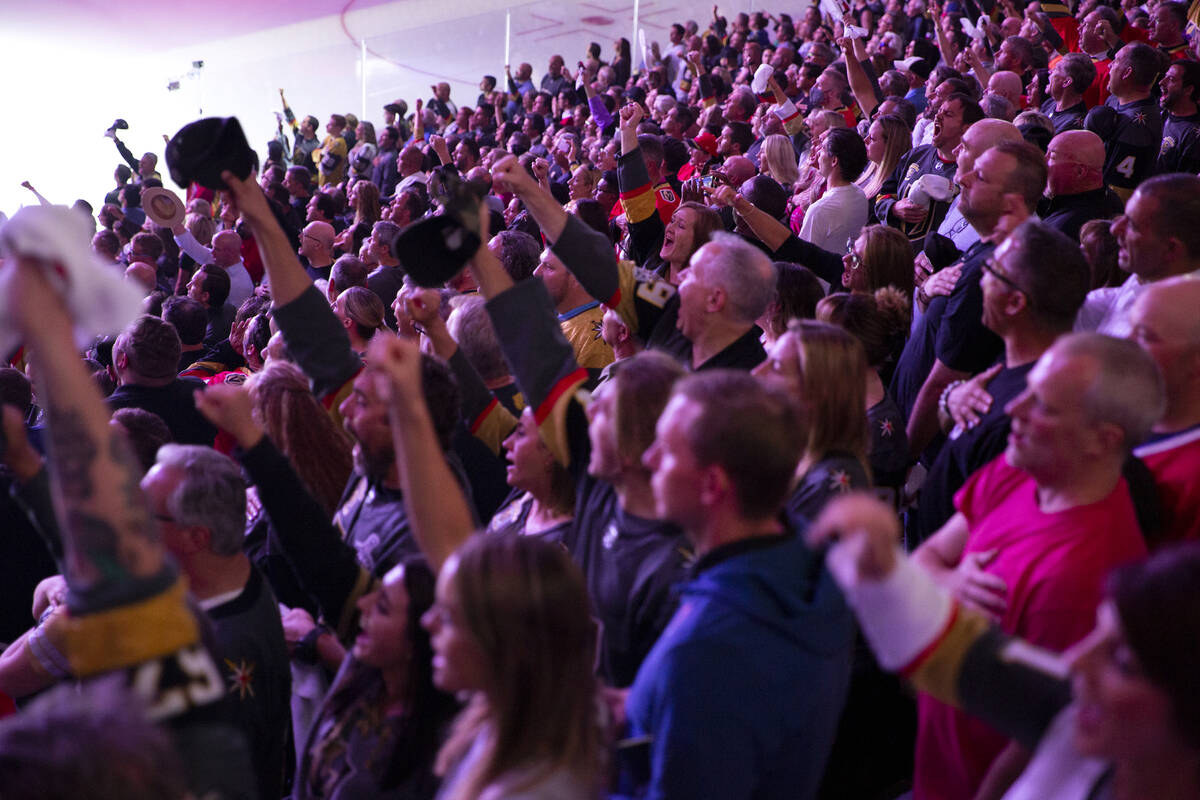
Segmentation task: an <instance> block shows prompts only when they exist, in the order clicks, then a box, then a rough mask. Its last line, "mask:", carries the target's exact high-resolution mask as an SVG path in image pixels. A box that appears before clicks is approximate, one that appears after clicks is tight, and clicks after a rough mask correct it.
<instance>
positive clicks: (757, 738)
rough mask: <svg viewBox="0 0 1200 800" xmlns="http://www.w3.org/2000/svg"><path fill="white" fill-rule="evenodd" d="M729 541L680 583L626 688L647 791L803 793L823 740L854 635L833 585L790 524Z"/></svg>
mask: <svg viewBox="0 0 1200 800" xmlns="http://www.w3.org/2000/svg"><path fill="white" fill-rule="evenodd" d="M730 547H731V550H730V551H726V554H725V556H724V558H722V560H720V561H717V562H716V563H713V564H711V565H710V566H708V567H707V568H704V569H703V570H702V571H701V572H700V573H699V574H698V575H697V576H696V577H695V578H694V579H693V580H692V581H690V582H689V583H687V584H685V585H683V587H682V588H681V599H680V605H679V610H678V611H677V612H676V613H675V616H674V617H673V618H672V620H671V622H670V624H669V625H668V626H667V628H666V630H664V631H663V634H662V637H661V638H660V639H659V640H658V643H657V644H656V645H655V646H654V648H653V649H652V650H651V651H650V654H649V656H647V658H646V661H645V663H643V664H642V668H641V670H639V672H638V675H637V679H636V680H635V681H634V684H633V688H632V690H631V692H630V694H629V698H628V701H627V705H626V709H627V712H628V715H629V720H630V724H631V726H632V728H633V732H634V734H635V735H640V736H649V737H651V740H652V741H651V744H650V771H651V777H650V786H649V790H648V791H647V793H646V795H645V796H646V797H648V798H655V800H657V799H658V798H688V799H689V800H697V798H708V797H711V798H720V800H738V799H739V798H756V799H761V800H768V799H771V800H773V799H774V798H788V800H796V799H797V798H800V799H801V800H803V798H810V797H813V796H814V795H815V794H816V791H817V787H818V785H819V783H820V780H821V774H822V772H823V771H824V768H825V762H826V759H827V758H828V756H829V751H830V749H831V747H832V746H833V738H834V734H835V732H836V730H837V724H838V718H839V717H840V715H841V711H842V706H843V705H844V703H845V700H846V692H847V687H848V685H849V680H850V663H851V657H852V651H853V645H854V625H853V617H852V615H851V612H850V610H849V609H848V608H847V606H846V604H845V601H844V600H843V598H842V594H841V591H840V590H839V589H838V588H837V586H836V585H835V584H834V582H833V580H832V578H831V577H830V576H829V573H828V572H827V571H826V570H825V569H824V568H823V567H822V568H819V571H818V567H817V566H816V563H815V562H814V555H813V552H812V551H811V550H809V549H808V548H807V547H806V546H805V544H804V543H803V541H802V540H801V538H800V537H799V536H797V535H795V534H794V533H789V534H786V535H784V536H782V537H778V538H775V537H772V538H771V539H770V540H769V541H761V542H760V541H751V542H747V543H739V544H736V545H731V546H730ZM814 572H815V573H816V575H815V577H816V581H815V586H813V577H814Z"/></svg>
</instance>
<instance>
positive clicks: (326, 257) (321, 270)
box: [300, 222, 334, 280]
mask: <svg viewBox="0 0 1200 800" xmlns="http://www.w3.org/2000/svg"><path fill="white" fill-rule="evenodd" d="M333 237H334V230H333V226H332V225H330V224H329V223H328V222H310V223H308V225H306V226H305V227H304V230H303V231H301V232H300V255H302V256H304V258H305V259H306V260H307V261H308V274H309V275H310V276H311V277H312V279H313V280H317V279H318V278H323V279H324V280H329V272H330V270H332V268H333Z"/></svg>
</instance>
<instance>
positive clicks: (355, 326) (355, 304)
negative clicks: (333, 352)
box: [333, 286, 384, 355]
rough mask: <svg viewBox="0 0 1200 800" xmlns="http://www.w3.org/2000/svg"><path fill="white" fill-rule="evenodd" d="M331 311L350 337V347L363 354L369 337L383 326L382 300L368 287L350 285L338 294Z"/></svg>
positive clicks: (369, 339)
mask: <svg viewBox="0 0 1200 800" xmlns="http://www.w3.org/2000/svg"><path fill="white" fill-rule="evenodd" d="M333 313H334V314H336V315H337V318H338V319H339V320H341V322H342V325H343V327H345V329H346V335H347V336H349V337H350V349H352V350H353V351H354V352H356V353H358V354H359V355H365V354H366V352H367V344H368V343H369V342H370V341H371V337H372V336H374V335H375V332H376V331H378V330H380V329H382V328H383V315H384V309H383V301H382V300H380V299H379V296H378V295H377V294H375V293H374V292H372V291H371V290H370V289H367V288H364V287H362V286H351V287H350V288H349V289H347V290H346V291H344V292H342V293H341V294H340V295H338V299H337V300H335V301H334V303H333Z"/></svg>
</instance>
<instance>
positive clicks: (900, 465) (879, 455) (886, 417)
mask: <svg viewBox="0 0 1200 800" xmlns="http://www.w3.org/2000/svg"><path fill="white" fill-rule="evenodd" d="M867 424H868V425H869V426H870V442H871V445H870V449H869V450H868V451H867V458H868V460H869V461H870V464H871V476H872V478H873V479H874V481H873V482H874V484H875V487H876V488H877V489H881V490H884V491H887V492H888V493H889V494H890V496H891V499H892V501H893V502H894V501H895V498H896V496H897V495H899V492H900V490H901V489H902V488H903V487H904V479H905V476H906V474H907V472H908V436H907V433H906V431H905V429H904V415H903V414H901V413H900V409H899V407H897V405H896V401H895V400H893V399H892V397H891V395H889V394H887V393H886V392H885V393H884V395H883V399H882V400H880V401H879V402H878V403H876V404H875V405H873V406H871V407H870V408H869V409H867Z"/></svg>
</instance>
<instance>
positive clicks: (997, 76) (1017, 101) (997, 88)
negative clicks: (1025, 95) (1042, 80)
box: [985, 69, 1025, 112]
mask: <svg viewBox="0 0 1200 800" xmlns="http://www.w3.org/2000/svg"><path fill="white" fill-rule="evenodd" d="M1023 89H1024V87H1023V86H1022V85H1021V76H1020V75H1018V74H1017V73H1015V72H1010V71H1008V70H1006V69H1002V70H1000V71H999V72H995V73H992V77H990V78H988V84H987V91H986V92H985V93H986V94H994V95H998V96H1000V97H1003V98H1004V99H1005V100H1007V101H1008V102H1010V103H1012V104H1013V108H1015V109H1016V110H1017V111H1018V112H1019V111H1020V110H1021V109H1022V108H1024V107H1025V106H1024V105H1023V104H1022V102H1021V100H1022V98H1021V92H1022V90H1023Z"/></svg>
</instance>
